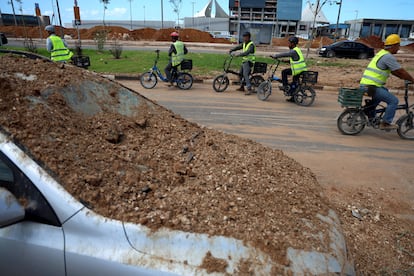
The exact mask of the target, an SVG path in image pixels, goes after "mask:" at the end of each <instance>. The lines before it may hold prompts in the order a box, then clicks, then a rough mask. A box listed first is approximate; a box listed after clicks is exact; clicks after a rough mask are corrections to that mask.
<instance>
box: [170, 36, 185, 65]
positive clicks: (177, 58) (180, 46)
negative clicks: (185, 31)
mask: <svg viewBox="0 0 414 276" xmlns="http://www.w3.org/2000/svg"><path fill="white" fill-rule="evenodd" d="M174 47H175V51H176V52H177V53H176V54H175V53H172V54H171V63H172V66H177V65H180V63H181V62H182V61H183V59H184V43H183V42H182V41H179V40H177V41H176V42H174Z"/></svg>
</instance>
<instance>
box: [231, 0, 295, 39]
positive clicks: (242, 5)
mask: <svg viewBox="0 0 414 276" xmlns="http://www.w3.org/2000/svg"><path fill="white" fill-rule="evenodd" d="M229 8H230V23H229V24H230V33H232V34H236V35H238V37H239V40H240V39H241V34H242V33H243V32H245V31H250V32H251V33H252V36H253V40H254V41H255V42H256V43H264V44H270V42H271V40H272V37H284V36H290V35H294V34H296V31H297V27H298V22H299V21H300V19H301V14H302V0H229ZM239 13H240V18H239ZM239 23H240V32H239V33H238V30H239Z"/></svg>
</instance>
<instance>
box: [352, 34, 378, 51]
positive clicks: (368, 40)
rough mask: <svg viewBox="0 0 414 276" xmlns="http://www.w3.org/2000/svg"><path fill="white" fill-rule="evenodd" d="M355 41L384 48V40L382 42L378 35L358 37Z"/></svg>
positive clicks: (376, 47)
mask: <svg viewBox="0 0 414 276" xmlns="http://www.w3.org/2000/svg"><path fill="white" fill-rule="evenodd" d="M357 41H359V42H362V43H364V44H366V45H367V46H370V47H372V48H375V49H382V48H384V42H382V39H381V37H379V36H375V35H373V36H369V37H366V38H359V39H358V40H357Z"/></svg>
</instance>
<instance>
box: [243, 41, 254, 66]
mask: <svg viewBox="0 0 414 276" xmlns="http://www.w3.org/2000/svg"><path fill="white" fill-rule="evenodd" d="M250 45H253V53H250V54H249V55H247V56H244V57H243V62H246V61H251V62H253V63H254V62H255V61H256V56H255V53H256V46H255V45H254V44H253V41H250V42H248V43H243V53H245V52H247V51H248V50H249V48H250Z"/></svg>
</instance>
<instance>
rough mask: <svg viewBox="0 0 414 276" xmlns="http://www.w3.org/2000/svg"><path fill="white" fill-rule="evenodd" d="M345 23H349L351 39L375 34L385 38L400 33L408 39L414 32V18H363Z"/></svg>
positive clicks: (404, 38) (403, 37)
mask: <svg viewBox="0 0 414 276" xmlns="http://www.w3.org/2000/svg"><path fill="white" fill-rule="evenodd" d="M345 23H346V24H348V25H349V38H350V39H356V38H360V37H361V38H364V37H368V36H372V35H375V36H379V37H381V38H382V39H383V40H385V38H386V37H387V36H388V35H389V34H399V35H400V36H401V38H402V39H403V40H407V39H409V38H410V34H412V33H414V20H388V19H365V18H363V19H356V20H349V21H345ZM413 38H414V37H413Z"/></svg>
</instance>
